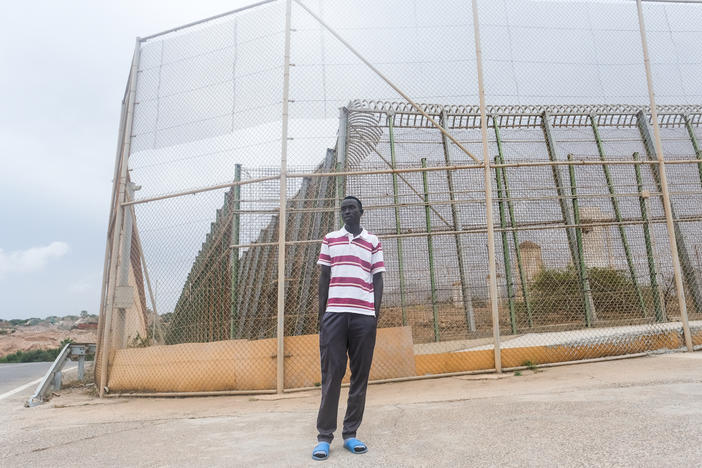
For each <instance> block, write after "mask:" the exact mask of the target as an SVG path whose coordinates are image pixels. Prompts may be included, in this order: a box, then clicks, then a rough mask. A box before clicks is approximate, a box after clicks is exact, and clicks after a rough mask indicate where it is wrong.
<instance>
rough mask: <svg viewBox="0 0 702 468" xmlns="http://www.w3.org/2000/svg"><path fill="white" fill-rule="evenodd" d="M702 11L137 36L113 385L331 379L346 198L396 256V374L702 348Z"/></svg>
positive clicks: (454, 15)
mask: <svg viewBox="0 0 702 468" xmlns="http://www.w3.org/2000/svg"><path fill="white" fill-rule="evenodd" d="M476 19H478V21H477V22H476ZM700 19H702V5H701V4H697V3H696V2H685V3H670V2H646V3H644V4H640V3H637V2H633V1H623V0H622V1H613V2H607V3H603V2H594V1H593V2H551V1H533V2H532V1H529V2H522V1H515V0H504V1H497V2H495V1H480V2H474V4H473V5H472V6H471V5H470V4H464V2H455V3H453V2H449V3H447V2H442V3H440V4H436V3H435V2H426V1H420V0H416V1H413V2H399V1H395V0H384V1H362V2H353V4H348V2H341V1H338V0H315V1H311V0H310V1H303V0H290V1H288V0H279V1H267V2H261V3H259V4H256V5H253V6H251V7H248V8H243V9H240V10H237V11H234V12H231V13H228V14H225V15H220V16H219V17H217V18H212V19H208V20H203V21H202V22H198V23H196V24H192V25H188V26H185V27H181V28H176V29H174V30H171V31H166V32H164V33H160V34H157V35H154V36H150V37H148V38H143V39H138V40H137V44H136V49H135V54H134V61H133V64H132V70H131V74H130V79H129V83H128V86H127V91H126V93H125V98H124V101H123V115H122V121H121V126H120V135H121V140H120V145H119V147H118V152H117V162H116V165H115V185H114V192H113V202H112V213H111V216H110V225H109V229H108V242H107V247H106V261H105V274H104V287H103V298H102V305H101V316H100V317H101V319H100V326H99V341H100V343H99V356H98V359H97V363H96V381H99V382H100V388H101V393H102V392H104V391H105V389H106V388H107V389H109V391H113V392H167V393H174V392H236V391H244V392H251V391H262V392H268V391H283V390H285V389H298V388H307V387H314V386H316V385H319V382H320V380H321V379H320V375H319V373H320V371H319V351H318V348H317V346H318V344H317V343H318V342H317V335H316V333H317V329H318V323H317V320H318V319H317V314H318V296H317V283H318V274H319V271H318V269H319V267H318V266H317V265H316V260H317V258H318V255H319V249H320V245H321V239H322V237H323V236H324V235H325V234H326V233H328V232H330V231H333V230H335V229H337V228H338V227H340V226H341V224H342V222H341V221H340V217H339V204H340V200H341V199H342V198H343V197H344V196H345V195H347V194H353V195H355V196H357V197H359V198H360V199H361V200H362V201H363V203H364V209H365V214H364V216H363V219H362V224H363V226H364V227H365V228H366V229H367V230H368V231H370V232H372V233H374V234H377V235H378V236H379V237H380V239H381V242H382V245H383V251H384V255H385V263H386V267H387V272H386V273H385V275H384V277H385V292H384V297H383V307H382V312H381V316H380V319H379V331H378V340H377V345H376V353H375V358H374V364H373V369H372V371H371V379H372V380H376V381H379V380H387V379H396V378H421V377H424V376H427V375H439V374H447V373H454V372H477V371H502V370H504V369H509V368H515V367H520V366H532V365H539V364H545V363H556V362H566V361H573V360H582V359H589V358H602V357H609V356H619V355H627V354H635V353H641V352H648V351H653V350H662V349H670V350H678V349H680V350H683V349H688V350H692V349H694V348H695V347H699V346H700V345H702V278H701V277H700V274H701V273H702V260H700V255H702V253H701V252H700V250H701V249H700V244H702V238H701V237H700V234H699V233H700V227H702V226H701V225H700V223H701V222H702V211H701V210H702V209H701V208H700V207H702V153H701V152H700V148H699V144H698V138H700V133H701V130H700V126H701V125H702V122H701V120H702V84H700V82H699V81H698V80H696V79H695V77H696V76H698V75H699V73H700V72H702V55H700V52H699V48H698V47H697V46H696V44H699V42H700V40H702V27H701V26H700V24H702V23H701V22H700V21H699V20H700ZM476 26H479V30H478V28H477V27H476ZM653 89H655V91H656V94H655V98H654V95H653ZM417 102H420V104H417ZM652 105H654V107H651V106H652ZM347 378H348V377H347Z"/></svg>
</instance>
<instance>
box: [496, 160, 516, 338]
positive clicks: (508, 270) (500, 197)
mask: <svg viewBox="0 0 702 468" xmlns="http://www.w3.org/2000/svg"><path fill="white" fill-rule="evenodd" d="M499 162H500V157H499V156H495V164H499ZM495 180H496V181H497V206H498V208H499V211H500V228H501V229H502V232H501V237H502V256H503V258H504V262H505V285H506V286H507V304H508V306H509V322H510V324H511V326H512V334H514V335H516V334H517V315H516V312H515V310H514V284H512V263H511V261H510V255H509V242H508V240H507V221H506V219H505V202H504V190H503V188H502V168H501V167H496V168H495Z"/></svg>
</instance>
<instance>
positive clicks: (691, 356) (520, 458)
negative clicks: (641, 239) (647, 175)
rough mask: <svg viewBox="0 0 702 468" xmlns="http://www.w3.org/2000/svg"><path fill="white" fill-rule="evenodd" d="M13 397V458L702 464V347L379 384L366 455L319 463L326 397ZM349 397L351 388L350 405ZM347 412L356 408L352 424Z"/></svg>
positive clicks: (9, 448) (9, 404) (6, 407)
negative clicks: (314, 453) (32, 402)
mask: <svg viewBox="0 0 702 468" xmlns="http://www.w3.org/2000/svg"><path fill="white" fill-rule="evenodd" d="M26 396H27V395H24V394H18V395H15V396H13V397H12V398H8V399H6V400H3V401H0V440H1V441H2V443H0V466H27V465H32V466H75V465H78V464H81V465H83V464H94V465H97V466H322V465H323V466H327V467H331V466H432V467H438V466H554V465H555V466H652V467H653V466H656V467H659V466H677V467H679V466H696V465H700V464H702V444H700V441H702V424H701V423H702V353H700V352H697V353H672V354H663V355H655V356H648V357H642V358H636V359H626V360H618V361H608V362H600V363H591V364H579V365H571V366H563V367H553V368H547V369H544V370H543V371H540V372H536V373H534V372H532V371H523V372H522V375H521V376H515V375H514V373H510V374H505V375H501V376H497V375H484V376H461V377H448V378H441V379H431V380H422V381H414V382H401V383H391V384H382V385H373V386H371V387H370V388H369V396H368V404H367V410H366V415H365V419H364V423H363V425H362V426H361V431H360V432H359V438H361V439H363V440H364V441H366V442H367V443H368V446H369V452H368V453H367V454H364V455H353V454H351V453H348V452H346V451H344V450H343V448H342V444H341V442H340V441H339V440H335V441H334V443H333V444H332V452H331V457H330V459H329V460H328V461H326V462H315V461H313V460H312V459H311V458H310V453H311V449H312V446H313V445H314V441H315V429H314V422H315V416H316V410H317V405H318V404H319V393H318V391H306V392H300V393H290V394H285V395H284V396H282V397H279V396H276V395H259V396H232V397H209V398H178V399H175V398H172V399H170V398H154V399H136V398H135V399H127V398H108V399H103V400H99V399H96V398H94V397H93V396H92V395H90V394H89V392H87V391H86V390H84V389H72V390H67V391H64V392H62V394H61V396H60V397H56V398H54V399H53V400H52V401H50V402H48V403H47V404H45V405H42V406H39V407H36V408H23V407H22V406H21V405H22V402H23V399H26ZM344 398H345V393H344V394H343V395H342V399H344ZM341 417H343V408H342V409H341V410H340V418H341Z"/></svg>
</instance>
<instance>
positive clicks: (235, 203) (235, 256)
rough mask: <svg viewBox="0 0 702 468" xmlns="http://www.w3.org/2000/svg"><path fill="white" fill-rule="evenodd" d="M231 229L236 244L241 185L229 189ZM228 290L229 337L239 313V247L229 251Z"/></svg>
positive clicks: (237, 178)
mask: <svg viewBox="0 0 702 468" xmlns="http://www.w3.org/2000/svg"><path fill="white" fill-rule="evenodd" d="M234 181H235V182H240V181H241V164H236V165H235V166H234ZM231 207H232V231H231V236H230V244H229V245H238V244H239V242H240V237H239V228H240V224H241V214H240V213H239V212H240V211H241V185H235V186H234V187H232V189H231ZM229 271H230V272H231V273H230V285H229V287H230V290H229V298H230V304H229V338H230V339H233V338H234V336H236V322H237V318H238V315H239V249H238V248H237V247H235V248H233V249H231V252H230V253H229Z"/></svg>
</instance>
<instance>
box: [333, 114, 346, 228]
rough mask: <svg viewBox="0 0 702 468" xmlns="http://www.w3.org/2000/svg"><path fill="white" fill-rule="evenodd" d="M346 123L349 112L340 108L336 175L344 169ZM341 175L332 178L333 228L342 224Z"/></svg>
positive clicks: (342, 188) (342, 192) (342, 189)
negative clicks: (333, 186) (333, 190)
mask: <svg viewBox="0 0 702 468" xmlns="http://www.w3.org/2000/svg"><path fill="white" fill-rule="evenodd" d="M348 122H349V111H348V109H347V108H345V107H342V108H340V109H339V136H338V138H337V140H336V152H335V155H336V164H335V165H334V168H335V170H336V172H337V173H339V172H344V170H345V169H346V146H347V143H348ZM342 177H343V178H344V179H345V177H344V176H342V175H337V176H336V177H335V178H334V184H335V191H336V196H335V197H334V227H335V228H336V227H337V226H342V225H343V222H342V221H341V217H340V204H341V198H342V196H343V194H344V191H345V190H344V189H345V187H344V186H343V184H342Z"/></svg>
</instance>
